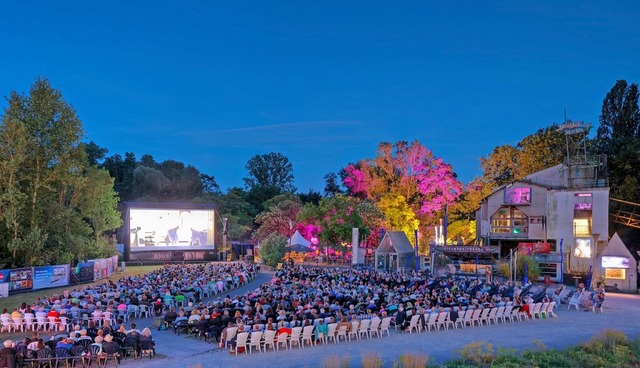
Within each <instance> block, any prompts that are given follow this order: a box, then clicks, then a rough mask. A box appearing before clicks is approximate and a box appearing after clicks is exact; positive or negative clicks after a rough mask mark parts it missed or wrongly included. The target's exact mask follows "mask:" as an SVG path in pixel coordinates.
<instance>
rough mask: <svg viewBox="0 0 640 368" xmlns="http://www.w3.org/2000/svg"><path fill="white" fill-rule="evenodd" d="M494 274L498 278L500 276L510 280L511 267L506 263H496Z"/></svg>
mask: <svg viewBox="0 0 640 368" xmlns="http://www.w3.org/2000/svg"><path fill="white" fill-rule="evenodd" d="M496 273H497V274H498V276H502V277H504V278H505V279H510V278H511V267H509V263H508V262H502V261H498V262H496Z"/></svg>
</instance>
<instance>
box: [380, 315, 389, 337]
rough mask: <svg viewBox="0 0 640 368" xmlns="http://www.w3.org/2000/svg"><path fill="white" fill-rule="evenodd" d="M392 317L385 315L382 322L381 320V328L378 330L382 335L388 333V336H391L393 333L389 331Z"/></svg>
mask: <svg viewBox="0 0 640 368" xmlns="http://www.w3.org/2000/svg"><path fill="white" fill-rule="evenodd" d="M391 320H392V318H391V317H385V318H383V319H382V322H380V329H379V330H378V332H379V335H382V334H383V333H385V332H386V333H387V336H391V333H390V332H389V328H390V327H391Z"/></svg>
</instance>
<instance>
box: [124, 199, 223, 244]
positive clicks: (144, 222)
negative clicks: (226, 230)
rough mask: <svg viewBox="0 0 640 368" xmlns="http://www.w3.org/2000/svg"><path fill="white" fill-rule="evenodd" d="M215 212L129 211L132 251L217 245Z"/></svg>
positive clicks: (191, 210)
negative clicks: (151, 248)
mask: <svg viewBox="0 0 640 368" xmlns="http://www.w3.org/2000/svg"><path fill="white" fill-rule="evenodd" d="M214 215H215V212H214V211H213V210H193V209H188V210H186V209H179V210H178V209H141V208H131V209H129V231H130V243H131V244H130V245H131V249H135V248H140V247H169V246H213V245H214Z"/></svg>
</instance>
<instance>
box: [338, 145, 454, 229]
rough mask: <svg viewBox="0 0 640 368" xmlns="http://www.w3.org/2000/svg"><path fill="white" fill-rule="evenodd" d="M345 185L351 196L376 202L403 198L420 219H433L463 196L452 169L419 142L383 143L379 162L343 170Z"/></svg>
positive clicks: (377, 160)
mask: <svg viewBox="0 0 640 368" xmlns="http://www.w3.org/2000/svg"><path fill="white" fill-rule="evenodd" d="M343 183H344V185H345V186H346V187H347V189H348V191H349V194H351V195H357V196H362V197H365V198H371V199H373V200H374V201H379V200H380V199H381V198H382V197H383V196H385V195H389V194H393V195H401V196H403V197H404V198H405V199H406V201H407V204H408V205H409V206H410V207H411V208H412V209H413V210H414V211H415V213H416V215H419V216H420V217H423V216H426V217H433V216H434V215H435V214H436V213H437V212H438V211H440V210H441V209H442V208H443V206H444V205H446V204H450V203H452V202H453V201H455V200H456V198H457V197H458V196H459V195H460V193H461V192H462V184H461V183H460V182H459V181H458V180H457V178H456V175H455V173H454V172H453V169H452V167H451V165H449V164H447V163H445V162H444V161H443V160H442V159H441V158H437V157H435V156H434V155H433V152H431V150H429V149H428V148H426V147H425V146H423V145H422V144H420V143H419V142H418V141H414V142H413V143H411V144H409V143H407V142H405V141H401V142H397V143H396V144H391V143H387V142H383V143H380V145H379V147H378V156H377V157H376V158H374V159H370V160H362V161H360V162H358V164H357V165H349V166H347V167H346V168H345V169H344V171H343Z"/></svg>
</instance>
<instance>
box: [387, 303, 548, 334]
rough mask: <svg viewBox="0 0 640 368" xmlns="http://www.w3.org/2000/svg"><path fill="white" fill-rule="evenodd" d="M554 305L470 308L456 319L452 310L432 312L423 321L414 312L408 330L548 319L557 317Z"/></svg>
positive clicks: (429, 329) (430, 329)
mask: <svg viewBox="0 0 640 368" xmlns="http://www.w3.org/2000/svg"><path fill="white" fill-rule="evenodd" d="M554 307H555V302H547V303H535V304H532V305H530V311H529V312H526V311H523V310H522V309H514V307H513V306H511V305H510V306H504V307H496V308H484V309H469V310H465V311H461V312H458V318H456V320H455V321H454V320H452V319H451V313H450V312H441V313H432V314H424V315H422V319H423V321H424V322H422V323H421V321H420V320H421V318H420V317H421V315H419V314H414V315H412V316H411V319H410V321H409V327H408V330H409V333H413V332H414V331H415V332H422V330H423V328H424V330H425V331H429V332H430V331H432V330H436V331H439V330H441V329H447V330H448V329H449V327H453V328H454V329H457V328H458V327H461V328H467V327H475V326H478V327H481V326H484V325H486V326H489V325H491V324H496V325H497V324H498V323H500V322H502V323H506V322H514V321H522V320H529V319H536V318H538V319H541V318H545V319H546V318H551V317H557V315H556V314H555V313H554V311H553V309H554ZM396 327H397V326H396Z"/></svg>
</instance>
